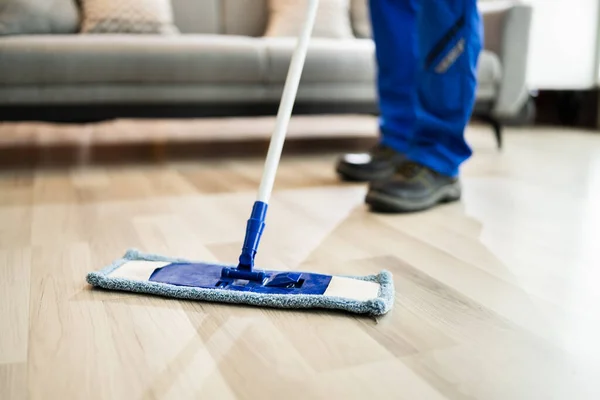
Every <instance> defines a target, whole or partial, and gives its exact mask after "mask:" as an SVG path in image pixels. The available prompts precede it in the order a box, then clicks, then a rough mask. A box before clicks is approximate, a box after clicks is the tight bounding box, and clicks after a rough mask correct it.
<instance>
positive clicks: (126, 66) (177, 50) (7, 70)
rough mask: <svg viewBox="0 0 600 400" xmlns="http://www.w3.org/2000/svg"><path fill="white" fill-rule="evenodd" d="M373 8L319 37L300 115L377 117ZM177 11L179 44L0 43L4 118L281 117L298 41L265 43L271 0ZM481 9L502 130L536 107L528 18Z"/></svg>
mask: <svg viewBox="0 0 600 400" xmlns="http://www.w3.org/2000/svg"><path fill="white" fill-rule="evenodd" d="M365 1H366V0H352V7H351V13H352V21H353V24H354V25H353V26H354V28H355V34H356V39H351V40H338V39H324V38H313V40H312V42H311V45H310V49H309V52H308V55H307V60H306V65H305V68H304V73H303V77H302V81H301V86H300V89H299V91H298V98H297V109H298V110H309V111H308V112H311V111H314V112H318V111H322V112H329V110H332V111H335V110H338V111H344V110H351V111H352V112H355V111H356V110H358V109H365V110H366V109H368V107H369V106H371V107H375V110H376V92H375V84H374V83H375V68H376V64H375V60H374V45H373V42H372V40H371V39H370V38H369V37H368V35H367V34H366V33H365V23H367V22H368V21H366V20H365V18H367V17H366V16H365V15H364V2H365ZM361 2H363V3H362V4H361ZM172 4H173V12H174V17H175V24H176V26H177V27H178V29H179V30H180V32H181V34H180V35H174V36H170V35H167V36H161V35H155V36H152V35H114V34H101V35H85V34H78V33H77V32H72V33H68V34H47V35H39V34H37V35H31V34H28V35H5V36H0V71H1V73H0V118H2V119H60V117H59V116H60V115H63V114H64V115H63V116H64V117H65V118H67V119H69V118H74V119H79V120H81V119H87V118H93V117H94V116H96V117H102V118H104V117H106V118H110V117H118V116H143V115H145V114H150V116H162V115H161V113H165V112H166V113H171V114H172V115H175V116H181V115H183V114H185V111H184V110H187V111H188V112H189V113H191V114H192V115H209V114H210V115H214V114H218V115H232V114H239V113H244V112H247V111H248V110H252V112H256V111H259V110H261V109H263V110H264V109H269V110H271V111H273V110H274V109H275V106H276V104H277V102H278V101H279V97H280V95H281V92H282V89H283V83H284V80H285V76H286V73H287V67H288V64H289V60H290V57H291V54H292V51H293V48H294V44H295V42H294V39H287V38H264V37H262V35H263V32H264V31H265V27H266V24H267V19H268V12H267V6H266V0H172ZM480 5H481V10H482V12H483V15H484V18H485V51H484V52H483V54H482V56H481V62H480V66H479V71H478V76H479V86H478V90H477V105H476V113H477V114H478V115H480V116H483V117H484V118H487V119H489V120H490V121H492V122H495V123H496V125H497V126H496V127H497V128H498V130H499V124H498V123H497V122H498V121H503V120H509V119H510V118H513V117H515V116H517V115H519V114H520V113H522V110H523V107H524V106H525V105H526V104H527V102H528V88H527V87H526V83H525V77H526V69H527V68H526V67H527V54H528V43H529V41H528V37H529V26H530V22H531V8H530V6H527V5H524V4H519V3H518V2H514V1H501V2H498V1H493V2H482V3H481V4H480ZM361 6H362V8H363V10H362V13H361V11H360V10H359V8H360V7H361ZM74 108H76V109H77V111H74ZM101 110H104V111H101ZM135 110H137V111H135ZM62 111H64V113H62ZM128 113H129V114H128ZM157 113H159V114H157ZM499 134H500V133H499V131H498V135H499Z"/></svg>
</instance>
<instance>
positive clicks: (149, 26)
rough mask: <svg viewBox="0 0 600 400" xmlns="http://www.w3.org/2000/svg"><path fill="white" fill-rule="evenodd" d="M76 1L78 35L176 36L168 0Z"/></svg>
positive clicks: (177, 31)
mask: <svg viewBox="0 0 600 400" xmlns="http://www.w3.org/2000/svg"><path fill="white" fill-rule="evenodd" d="M80 1H81V10H82V14H83V18H82V24H81V32H82V33H139V34H166V35H168V34H177V33H179V30H178V29H177V27H176V26H175V25H174V23H173V9H172V7H171V1H170V0H80Z"/></svg>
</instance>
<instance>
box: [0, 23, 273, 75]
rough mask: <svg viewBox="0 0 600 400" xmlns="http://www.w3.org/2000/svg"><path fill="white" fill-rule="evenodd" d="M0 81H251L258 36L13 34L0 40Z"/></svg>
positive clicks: (260, 56) (260, 63)
mask: <svg viewBox="0 0 600 400" xmlns="http://www.w3.org/2000/svg"><path fill="white" fill-rule="evenodd" d="M0 70H1V71H2V74H0V85H17V84H49V85H60V84H73V83H82V84H86V83H136V84H139V83H150V82H151V83H156V84H160V83H181V84H187V83H202V82H210V83H221V82H222V83H240V82H247V83H256V82H258V81H260V80H262V79H263V77H264V46H263V44H262V42H261V41H260V40H256V39H252V38H246V37H240V36H221V35H181V36H178V37H177V38H176V39H173V38H172V37H170V36H160V35H110V34H106V35H60V36H59V35H56V36H14V37H8V38H5V39H3V40H1V41H0Z"/></svg>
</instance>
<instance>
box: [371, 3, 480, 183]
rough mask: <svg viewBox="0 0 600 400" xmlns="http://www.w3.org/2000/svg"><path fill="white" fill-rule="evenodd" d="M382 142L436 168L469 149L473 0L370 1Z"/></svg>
mask: <svg viewBox="0 0 600 400" xmlns="http://www.w3.org/2000/svg"><path fill="white" fill-rule="evenodd" d="M369 1H370V16H371V23H372V30H373V39H374V41H375V49H376V50H375V52H376V60H377V69H378V70H377V89H378V97H379V110H380V131H381V141H382V143H383V144H384V145H387V146H389V147H391V148H393V149H395V150H397V151H400V152H403V153H405V154H406V155H407V157H408V158H409V159H412V160H413V161H416V162H419V163H421V164H424V165H426V166H428V167H430V168H432V169H433V170H436V171H438V172H439V173H441V174H444V175H449V176H456V175H458V170H459V167H460V165H461V163H463V162H464V161H465V160H467V159H468V158H469V157H470V156H471V154H472V151H471V148H470V147H469V145H468V144H467V142H466V141H465V137H464V131H465V127H466V125H467V123H468V121H469V119H470V117H471V113H472V110H473V105H474V101H475V91H476V85H477V62H478V58H479V53H480V51H481V47H482V40H483V29H482V21H481V15H480V13H479V11H478V8H477V1H476V0H369Z"/></svg>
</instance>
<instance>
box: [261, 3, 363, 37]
mask: <svg viewBox="0 0 600 400" xmlns="http://www.w3.org/2000/svg"><path fill="white" fill-rule="evenodd" d="M268 4H269V19H268V25H267V31H266V32H265V36H270V37H290V36H291V37H294V38H296V37H298V36H299V35H300V32H301V31H302V27H303V26H304V23H305V20H306V10H307V8H308V0H269V3H268ZM312 37H314V38H336V39H348V38H353V37H354V34H353V32H352V25H351V22H350V0H321V1H320V2H319V4H318V9H317V16H316V20H315V24H314V27H313V29H312Z"/></svg>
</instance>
